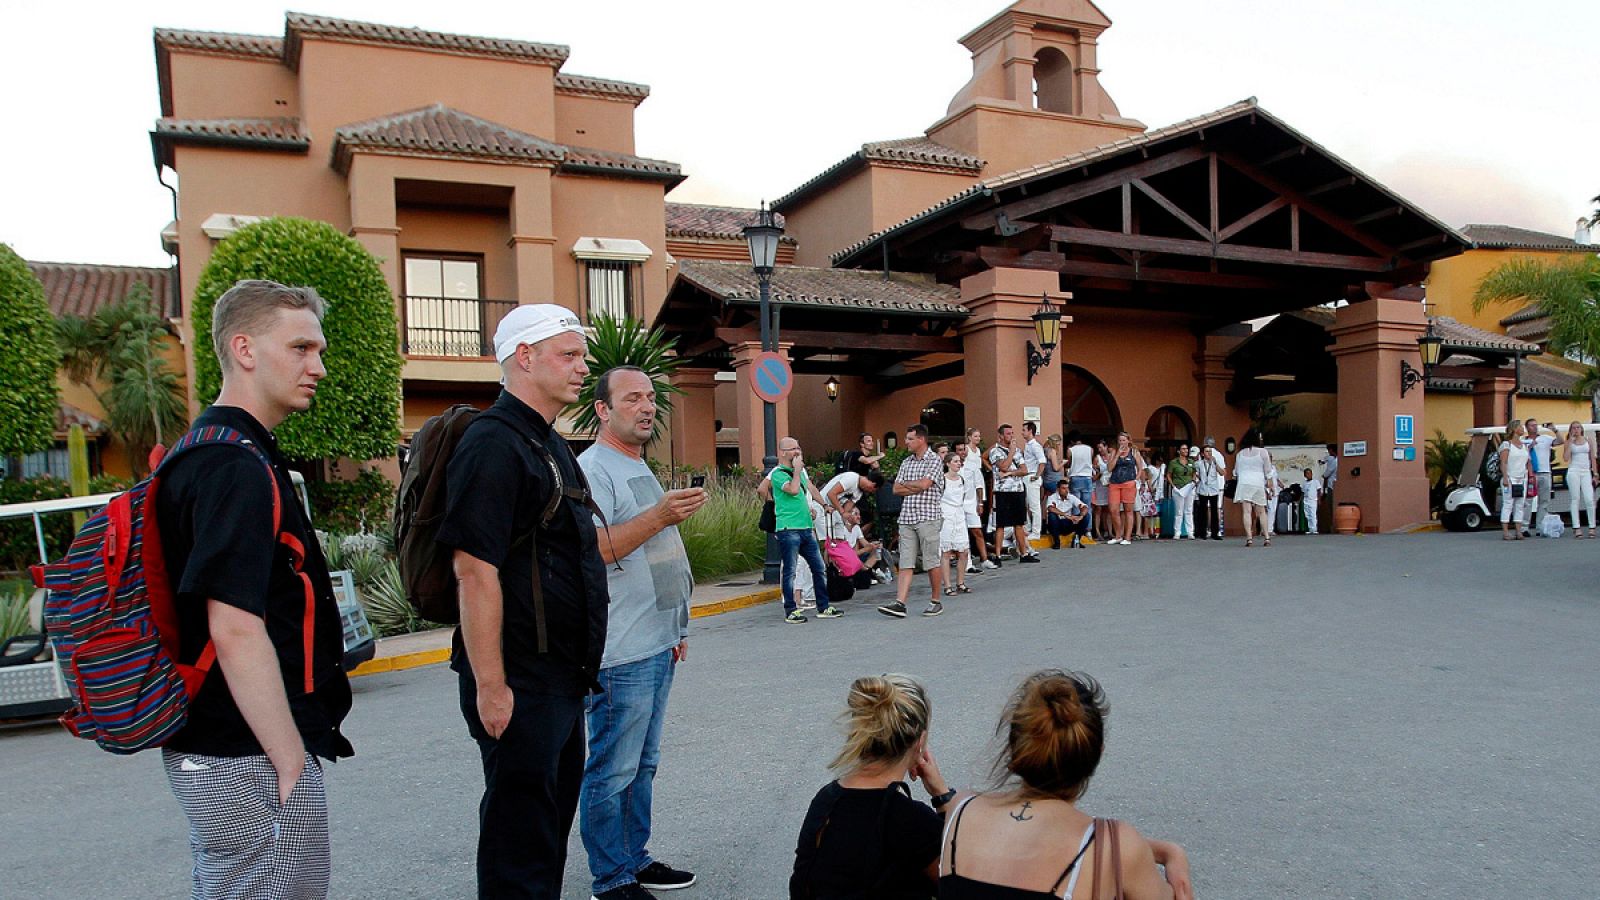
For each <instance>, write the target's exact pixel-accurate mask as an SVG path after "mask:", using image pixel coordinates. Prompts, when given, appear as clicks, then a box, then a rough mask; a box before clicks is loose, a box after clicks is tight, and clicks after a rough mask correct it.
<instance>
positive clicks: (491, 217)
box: [151, 13, 683, 433]
mask: <svg viewBox="0 0 1600 900" xmlns="http://www.w3.org/2000/svg"><path fill="white" fill-rule="evenodd" d="M155 52H156V66H157V71H158V76H159V83H160V89H161V113H162V118H161V119H160V121H158V122H157V123H156V127H155V129H154V131H153V132H152V134H151V139H152V144H153V146H154V151H155V157H156V163H157V166H158V167H161V168H165V169H171V170H172V171H174V172H176V173H177V176H178V183H179V188H178V191H177V221H176V222H175V223H174V224H173V226H171V227H169V229H168V231H169V238H168V239H169V241H170V242H171V245H172V246H173V247H174V248H175V250H176V252H177V255H178V259H179V264H180V270H181V273H182V292H183V296H184V297H186V298H187V297H192V296H193V293H194V287H195V283H196V281H197V280H198V278H199V275H200V272H201V270H202V269H203V268H204V266H205V263H206V260H207V259H208V258H209V256H210V253H211V250H212V248H213V247H214V246H215V243H216V241H218V240H220V239H221V238H222V237H225V236H226V235H227V234H229V233H231V232H232V231H233V230H234V229H235V228H237V227H238V226H239V225H240V224H242V223H245V222H249V221H254V220H255V219H256V218H257V217H264V216H280V215H292V216H304V217H307V218H312V219H320V220H323V221H327V222H330V223H333V224H334V225H336V226H338V227H340V228H342V229H345V230H347V231H348V232H349V233H350V234H351V235H353V236H354V237H355V238H356V239H357V240H358V241H360V242H361V243H362V244H363V245H365V246H366V247H367V248H368V249H369V250H371V251H372V252H373V253H374V254H375V255H377V257H378V258H379V259H380V260H381V261H382V265H383V272H384V276H385V277H386V278H387V279H388V282H389V284H390V286H391V287H392V288H393V289H394V292H395V295H396V303H397V309H398V312H399V314H400V318H401V323H402V324H401V336H402V344H403V346H402V348H401V349H402V350H403V352H404V353H405V356H406V363H405V368H404V373H403V377H404V410H403V428H404V430H405V431H406V432H407V433H409V432H410V431H412V430H414V429H416V428H417V427H418V426H420V425H421V423H422V421H423V420H425V419H426V418H427V417H428V416H429V415H432V414H433V413H435V412H438V411H439V410H440V409H441V408H442V407H443V406H445V405H447V404H449V403H453V402H461V401H476V402H485V401H487V400H489V399H490V398H492V397H493V395H494V392H495V391H496V390H497V383H498V379H499V373H498V369H497V368H496V366H495V365H494V362H493V360H492V350H491V348H490V346H489V344H490V341H491V340H492V336H493V333H494V327H495V325H497V324H498V322H499V320H500V317H501V316H503V315H504V314H505V312H506V311H507V310H509V309H510V308H511V307H512V306H513V305H515V304H517V303H528V302H535V301H539V302H550V301H552V300H553V301H554V302H557V303H561V304H563V305H565V306H568V307H571V308H573V309H576V310H578V311H580V313H581V314H583V315H585V316H587V315H589V314H590V313H591V312H595V311H600V310H606V311H610V312H613V313H616V314H626V315H631V316H634V317H636V318H644V319H648V318H650V317H651V316H653V315H654V313H655V310H656V308H657V307H658V306H659V305H660V303H661V299H662V297H663V296H664V295H665V293H666V286H667V280H668V260H667V248H666V226H665V220H664V219H665V203H664V196H665V194H666V192H667V191H668V190H670V189H671V188H672V187H673V186H674V185H676V184H677V183H678V182H680V181H681V180H682V179H683V175H682V173H681V171H680V170H679V167H678V166H677V165H676V164H675V163H670V162H663V161H661V160H655V159H649V158H646V157H643V156H639V155H637V154H636V153H635V147H634V132H633V114H634V110H635V108H637V107H638V105H639V104H640V103H642V102H644V100H645V99H646V98H647V97H648V96H649V89H648V88H647V87H645V86H644V85H638V84H630V83H626V82H620V81H612V80H607V79H601V78H592V77H588V76H583V75H575V74H572V73H569V72H564V71H562V64H563V63H564V62H565V61H566V58H567V55H568V50H567V48H566V47H562V46H558V45H554V44H540V43H531V42H527V41H513V40H504V39H500V38H484V37H470V36H464V35H453V34H441V33H437V32H431V31H423V30H420V29H415V28H397V27H392V26H387V25H378V24H371V23H364V22H350V21H345V20H340V19H331V18H326V17H320V16H309V15H301V14H298V13H290V14H289V15H288V16H287V18H286V19H285V22H284V33H283V36H282V37H276V36H272V37H268V36H256V35H237V34H213V33H206V32H194V31H181V30H168V29H161V30H158V31H156V34H155ZM179 319H180V322H181V326H182V328H183V330H184V335H185V339H186V345H187V347H188V348H189V352H190V354H191V358H192V354H193V352H194V349H193V348H194V347H195V346H196V342H195V340H194V339H193V336H192V335H191V334H190V333H189V328H190V326H189V321H188V319H187V307H185V308H184V310H183V311H181V313H180V316H179ZM200 344H201V345H203V344H204V342H203V341H201V342H200Z"/></svg>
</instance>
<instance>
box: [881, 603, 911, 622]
mask: <svg viewBox="0 0 1600 900" xmlns="http://www.w3.org/2000/svg"><path fill="white" fill-rule="evenodd" d="M878 612H881V613H883V614H884V615H886V616H894V617H895V618H896V619H904V618H905V617H906V605H905V604H904V603H901V602H900V601H898V600H896V601H895V602H893V603H886V604H884V605H883V606H880V607H878Z"/></svg>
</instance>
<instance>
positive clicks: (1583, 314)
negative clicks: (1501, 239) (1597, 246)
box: [1472, 198, 1600, 412]
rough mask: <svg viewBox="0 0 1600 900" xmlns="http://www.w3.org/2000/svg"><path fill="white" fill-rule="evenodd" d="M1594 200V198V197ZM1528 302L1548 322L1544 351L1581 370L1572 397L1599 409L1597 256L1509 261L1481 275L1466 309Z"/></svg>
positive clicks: (1599, 259) (1599, 272)
mask: <svg viewBox="0 0 1600 900" xmlns="http://www.w3.org/2000/svg"><path fill="white" fill-rule="evenodd" d="M1597 199H1600V198H1597ZM1528 301H1534V302H1536V303H1538V304H1539V309H1540V311H1541V312H1542V313H1543V314H1544V316H1545V317H1546V318H1548V319H1549V320H1550V339H1549V349H1550V351H1551V352H1552V353H1559V354H1561V355H1562V356H1566V357H1568V358H1569V359H1575V360H1579V361H1582V362H1583V363H1584V364H1585V365H1586V366H1587V368H1586V369H1585V371H1584V373H1583V375H1582V376H1581V377H1580V378H1579V379H1578V383H1577V384H1576V385H1575V386H1574V387H1573V390H1572V397H1573V399H1574V400H1588V401H1589V402H1590V404H1591V407H1593V409H1594V410H1595V411H1596V412H1600V368H1597V367H1596V363H1600V257H1596V256H1591V255H1584V256H1579V257H1576V258H1573V259H1564V260H1559V261H1556V262H1543V261H1540V260H1536V259H1513V260H1511V261H1510V262H1507V263H1505V264H1503V265H1501V266H1498V267H1496V268H1495V269H1494V270H1493V271H1491V272H1490V273H1489V274H1487V275H1485V276H1483V280H1482V281H1480V282H1479V283H1478V290H1477V291H1476V292H1475V293H1474V294H1473V296H1472V309H1473V311H1474V312H1482V311H1483V308H1484V307H1486V306H1488V305H1489V304H1490V303H1526V302H1528Z"/></svg>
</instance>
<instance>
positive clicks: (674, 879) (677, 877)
mask: <svg viewBox="0 0 1600 900" xmlns="http://www.w3.org/2000/svg"><path fill="white" fill-rule="evenodd" d="M635 877H637V878H638V879H639V884H640V885H642V886H644V887H647V888H649V889H650V890H652V891H675V890H677V889H678V888H686V887H688V886H689V885H691V884H694V873H693V872H685V871H683V870H682V869H674V868H673V867H671V866H669V865H667V864H666V863H664V862H662V861H660V860H656V861H655V862H653V863H651V864H650V865H648V866H645V867H644V868H642V869H640V870H639V874H638V875H637V876H635Z"/></svg>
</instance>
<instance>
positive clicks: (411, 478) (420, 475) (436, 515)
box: [394, 403, 605, 653]
mask: <svg viewBox="0 0 1600 900" xmlns="http://www.w3.org/2000/svg"><path fill="white" fill-rule="evenodd" d="M479 415H480V413H479V412H478V410H477V409H476V408H474V407H472V406H468V405H467V404H464V403H461V404H457V405H455V406H452V407H450V408H449V409H447V410H445V411H444V412H442V413H440V414H439V415H437V416H434V417H433V418H431V419H429V420H428V421H427V422H424V423H423V425H422V427H421V428H419V429H418V430H417V433H416V436H415V437H413V438H412V439H411V453H410V456H409V457H408V460H407V463H406V470H405V472H404V474H402V475H401V477H400V488H399V491H398V493H397V496H396V497H395V503H394V546H395V556H396V557H397V558H398V559H399V564H400V581H401V584H403V585H404V587H405V591H406V600H407V601H408V602H410V604H411V607H412V608H413V609H415V610H416V611H417V614H418V615H420V616H422V617H423V618H424V619H427V620H428V621H430V622H439V623H441V624H445V625H455V624H459V623H460V622H461V601H460V596H459V594H458V593H457V590H456V574H455V564H454V557H455V551H454V550H453V549H451V548H450V547H446V546H444V545H443V544H440V543H439V542H438V535H439V526H440V525H441V524H443V522H444V512H445V471H446V470H447V469H448V468H449V466H450V457H451V456H453V455H454V454H455V451H456V446H457V445H458V444H460V443H461V437H462V435H464V434H466V432H467V427H468V426H469V425H471V424H472V423H473V422H474V421H476V420H477V418H478V416H479ZM491 415H493V413H491ZM517 434H518V436H519V437H521V438H522V439H523V440H524V441H526V442H527V444H528V447H529V449H531V450H532V451H533V454H534V456H536V457H538V458H539V459H540V460H541V461H543V462H544V464H545V466H546V467H547V468H548V469H549V470H550V475H551V477H552V478H553V479H554V482H553V483H554V485H555V489H554V490H552V491H551V492H550V497H549V499H548V500H546V501H545V504H544V509H543V511H542V513H541V514H540V517H539V524H538V525H537V526H535V527H534V529H533V531H532V532H531V533H529V534H528V536H527V537H526V538H524V539H521V540H526V541H527V543H528V551H529V552H530V553H533V554H534V561H533V616H534V629H535V632H536V633H537V635H538V641H539V652H540V653H545V652H548V650H549V640H548V637H547V635H546V631H547V629H546V627H545V612H544V587H543V585H542V583H541V582H540V579H539V560H538V542H537V537H536V536H537V534H538V531H539V528H543V527H548V526H549V524H550V520H551V519H552V518H554V517H555V514H556V510H558V509H559V508H560V507H561V499H562V498H563V497H566V498H567V499H569V500H574V501H577V502H578V503H581V504H583V505H584V506H585V507H587V508H588V510H589V512H591V513H592V514H594V516H595V517H597V518H599V519H600V521H601V522H602V523H603V522H604V521H605V515H604V514H603V513H602V512H601V511H600V509H599V507H597V506H595V503H594V500H593V499H592V498H591V497H590V496H589V485H588V483H587V482H586V481H584V478H583V470H582V469H579V470H578V485H577V486H568V485H567V484H566V483H565V481H564V479H563V478H562V477H561V470H560V468H558V467H557V466H556V461H555V458H554V457H553V456H551V455H550V451H549V450H547V449H545V446H544V445H543V444H541V443H539V442H538V441H536V440H533V439H532V438H529V437H528V436H526V435H523V434H522V433H521V432H520V431H519V432H517ZM521 540H519V541H518V543H521Z"/></svg>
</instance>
